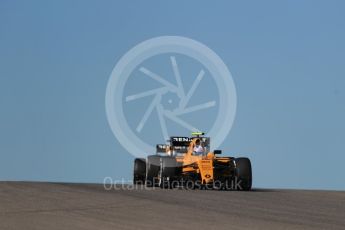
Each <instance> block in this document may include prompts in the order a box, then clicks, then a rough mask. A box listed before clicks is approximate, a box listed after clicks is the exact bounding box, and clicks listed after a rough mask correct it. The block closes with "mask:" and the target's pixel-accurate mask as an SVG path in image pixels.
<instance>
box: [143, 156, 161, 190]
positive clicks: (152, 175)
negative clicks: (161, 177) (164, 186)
mask: <svg viewBox="0 0 345 230" xmlns="http://www.w3.org/2000/svg"><path fill="white" fill-rule="evenodd" d="M159 166H160V156H157V155H151V156H148V157H147V162H146V186H147V187H154V186H156V185H157V178H158V173H159Z"/></svg>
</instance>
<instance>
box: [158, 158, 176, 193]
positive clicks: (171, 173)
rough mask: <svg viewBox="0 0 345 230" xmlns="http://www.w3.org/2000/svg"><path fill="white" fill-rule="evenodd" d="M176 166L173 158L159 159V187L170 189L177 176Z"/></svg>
mask: <svg viewBox="0 0 345 230" xmlns="http://www.w3.org/2000/svg"><path fill="white" fill-rule="evenodd" d="M178 169H179V167H178V164H177V162H176V158H175V157H161V158H160V169H159V176H158V178H159V186H160V187H161V188H171V184H172V182H173V180H174V178H176V176H177V174H178Z"/></svg>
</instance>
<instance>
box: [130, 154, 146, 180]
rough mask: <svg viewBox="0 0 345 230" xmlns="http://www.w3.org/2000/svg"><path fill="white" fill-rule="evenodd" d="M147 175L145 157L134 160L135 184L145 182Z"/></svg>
mask: <svg viewBox="0 0 345 230" xmlns="http://www.w3.org/2000/svg"><path fill="white" fill-rule="evenodd" d="M145 176H146V161H145V159H143V158H136V159H135V160H134V172H133V184H144V183H145Z"/></svg>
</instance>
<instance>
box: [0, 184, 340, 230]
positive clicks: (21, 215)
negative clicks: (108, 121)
mask: <svg viewBox="0 0 345 230" xmlns="http://www.w3.org/2000/svg"><path fill="white" fill-rule="evenodd" d="M121 187H123V188H121ZM344 228H345V192H335V191H308V190H267V189H254V190H253V191H251V192H238V191H214V190H212V191H210V190H208V191H205V190H183V189H173V190H166V189H164V190H162V189H159V188H155V189H150V190H145V189H143V188H137V189H133V187H131V186H118V187H117V188H116V189H114V188H113V189H112V190H110V191H107V190H105V189H104V187H103V185H92V184H62V183H27V182H0V229H27V230H30V229H35V230H36V229H44V230H48V229H59V230H61V229H92V230H96V229H97V230H102V229H174V230H176V229H217V230H219V229H344Z"/></svg>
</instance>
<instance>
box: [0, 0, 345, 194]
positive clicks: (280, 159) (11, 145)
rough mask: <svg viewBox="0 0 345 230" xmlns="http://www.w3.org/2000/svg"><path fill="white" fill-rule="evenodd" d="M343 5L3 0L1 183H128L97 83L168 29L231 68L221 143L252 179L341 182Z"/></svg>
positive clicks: (318, 185)
mask: <svg viewBox="0 0 345 230" xmlns="http://www.w3.org/2000/svg"><path fill="white" fill-rule="evenodd" d="M344 10H345V3H344V1H335V0H331V1H311V0H310V1H305V0H302V1H217V3H214V2H211V1H171V2H169V3H163V1H123V2H122V3H121V2H120V1H5V0H3V1H1V2H0V106H1V107H0V156H1V160H0V180H35V181H36V180H38V181H66V182H102V181H103V178H104V177H106V176H110V177H112V178H114V179H117V178H119V179H121V178H126V179H130V178H131V173H132V161H133V159H134V157H133V156H132V155H130V154H128V153H127V151H126V150H125V149H124V148H123V147H122V145H121V144H120V143H119V142H118V141H117V140H116V138H115V137H114V135H113V133H112V131H111V129H110V127H109V125H108V122H107V117H106V113H105V90H106V86H107V82H108V79H109V77H110V74H111V71H112V69H113V68H114V66H115V64H116V63H117V61H119V60H120V58H121V57H122V56H123V55H124V54H125V53H126V52H127V51H128V50H129V49H131V48H132V47H133V46H134V45H136V44H138V43H140V42H142V41H145V40H147V39H149V38H153V37H157V36H165V35H176V36H183V37H188V38H191V39H194V40H197V41H200V42H202V43H203V44H205V45H207V46H208V47H209V48H211V49H212V50H213V51H215V52H216V53H217V54H218V55H219V56H220V57H221V58H222V60H223V61H224V63H225V64H226V65H227V66H228V68H229V69H230V71H231V73H232V76H233V80H234V82H235V86H236V90H237V99H238V101H237V112H236V118H235V121H234V124H233V128H232V130H231V132H230V134H229V135H228V136H227V138H226V140H225V142H224V143H223V144H222V146H221V148H222V149H223V151H224V152H228V153H229V154H230V155H235V156H241V155H245V156H249V157H250V158H251V160H252V164H253V170H254V186H256V187H278V188H308V189H341V190H344V189H345V168H344V167H343V162H344V161H345V140H344V139H345V122H344V117H345V103H344V102H345V43H344V41H345V14H344V13H343V12H344ZM204 90H207V89H203V88H201V89H200V91H201V92H202V91H204Z"/></svg>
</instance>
